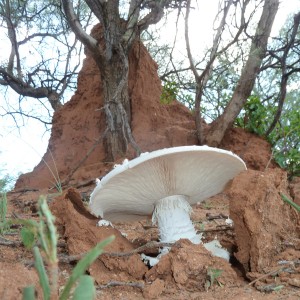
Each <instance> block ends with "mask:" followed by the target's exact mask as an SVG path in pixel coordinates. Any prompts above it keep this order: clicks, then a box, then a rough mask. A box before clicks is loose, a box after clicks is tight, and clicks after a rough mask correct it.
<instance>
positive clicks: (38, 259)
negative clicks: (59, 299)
mask: <svg viewBox="0 0 300 300" xmlns="http://www.w3.org/2000/svg"><path fill="white" fill-rule="evenodd" d="M33 256H34V261H35V268H36V270H37V272H38V275H39V279H40V285H41V287H42V289H43V295H44V297H43V299H44V300H48V299H50V285H49V279H48V276H47V273H46V269H45V266H44V262H43V259H42V256H41V253H40V250H39V248H38V247H36V246H35V247H33Z"/></svg>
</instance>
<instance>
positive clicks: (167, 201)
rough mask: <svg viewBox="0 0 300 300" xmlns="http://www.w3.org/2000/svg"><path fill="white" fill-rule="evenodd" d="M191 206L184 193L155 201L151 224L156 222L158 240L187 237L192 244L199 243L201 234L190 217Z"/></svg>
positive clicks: (168, 241)
mask: <svg viewBox="0 0 300 300" xmlns="http://www.w3.org/2000/svg"><path fill="white" fill-rule="evenodd" d="M191 212H192V207H191V206H190V204H189V203H188V202H187V200H186V197H185V196H184V195H173V196H168V197H165V198H162V199H160V200H159V201H157V202H156V205H155V209H154V212H153V215H152V222H153V224H156V223H157V224H158V228H159V233H160V241H161V242H166V243H170V242H175V241H178V240H179V239H183V238H184V239H189V240H190V241H191V242H192V243H194V244H199V243H200V241H201V236H199V235H197V234H196V230H195V228H194V226H193V223H192V221H191V219H190V214H191Z"/></svg>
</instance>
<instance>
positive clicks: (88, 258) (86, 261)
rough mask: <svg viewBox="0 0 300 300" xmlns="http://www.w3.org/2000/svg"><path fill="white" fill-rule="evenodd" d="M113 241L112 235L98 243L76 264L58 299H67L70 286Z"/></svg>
mask: <svg viewBox="0 0 300 300" xmlns="http://www.w3.org/2000/svg"><path fill="white" fill-rule="evenodd" d="M114 239H115V237H114V236H113V235H112V236H110V237H108V238H107V239H105V240H104V241H102V242H100V243H98V244H97V245H96V246H95V247H94V248H93V249H92V250H90V251H89V252H88V253H87V254H86V255H85V256H84V257H83V258H82V259H81V260H80V261H79V262H78V263H77V265H76V267H75V268H74V270H73V272H72V274H71V276H70V278H69V280H68V282H67V283H66V285H65V288H64V290H63V292H62V294H61V296H60V298H59V299H60V300H67V299H68V296H69V294H70V291H71V288H72V286H73V285H74V284H75V283H76V281H77V280H78V279H79V277H80V276H81V275H83V274H84V273H85V271H86V270H87V268H88V267H89V266H90V265H91V264H92V263H93V262H94V261H95V260H96V259H97V257H98V256H99V255H100V254H101V253H102V252H103V248H104V247H105V246H106V245H108V244H109V243H111V242H112V241H113V240H114Z"/></svg>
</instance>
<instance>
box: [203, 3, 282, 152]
mask: <svg viewBox="0 0 300 300" xmlns="http://www.w3.org/2000/svg"><path fill="white" fill-rule="evenodd" d="M278 6H279V0H266V1H265V4H264V7H263V11H262V15H261V17H260V20H259V23H258V25H257V28H256V33H255V36H254V37H253V40H252V43H251V48H250V53H249V57H248V60H247V62H246V64H245V66H244V68H243V70H242V74H241V76H240V79H239V81H238V83H237V87H236V88H235V90H234V93H233V96H232V98H231V100H230V102H229V103H228V105H227V106H226V108H225V110H224V112H223V114H222V115H221V116H220V117H218V118H217V119H216V120H215V121H214V122H213V123H212V124H211V127H210V129H209V130H208V132H207V134H206V136H205V143H206V144H207V145H210V146H214V147H217V146H218V145H219V144H220V143H221V141H222V139H223V137H224V135H225V132H226V130H227V129H229V128H231V127H232V125H233V123H234V121H235V119H236V117H237V116H238V114H239V113H240V111H241V110H242V108H243V106H244V105H245V103H246V101H247V99H248V97H249V96H250V94H251V91H252V89H253V86H254V83H255V79H256V77H257V75H258V73H259V68H260V65H261V62H262V60H263V58H264V57H265V54H266V49H267V43H268V38H269V35H270V32H271V29H272V25H273V22H274V19H275V16H276V13H277V10H278Z"/></svg>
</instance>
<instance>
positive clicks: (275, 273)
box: [249, 267, 286, 285]
mask: <svg viewBox="0 0 300 300" xmlns="http://www.w3.org/2000/svg"><path fill="white" fill-rule="evenodd" d="M285 269H286V267H280V268H277V269H275V270H273V271H271V272H269V273H266V274H264V275H262V276H260V277H258V278H256V279H254V280H253V281H251V282H250V283H249V285H253V284H254V283H255V282H257V281H259V280H262V279H264V278H267V277H269V276H272V275H278V274H279V273H280V272H282V271H284V270H285Z"/></svg>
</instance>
